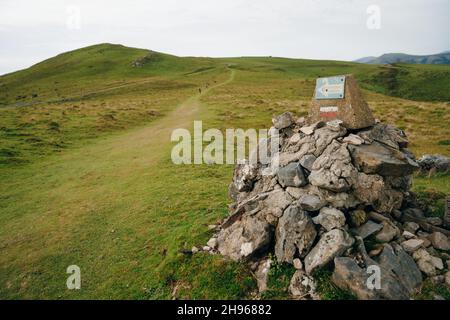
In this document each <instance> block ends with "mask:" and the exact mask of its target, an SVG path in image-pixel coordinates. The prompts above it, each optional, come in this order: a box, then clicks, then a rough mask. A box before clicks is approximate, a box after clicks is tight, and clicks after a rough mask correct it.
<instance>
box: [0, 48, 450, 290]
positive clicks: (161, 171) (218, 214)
mask: <svg viewBox="0 0 450 320" xmlns="http://www.w3.org/2000/svg"><path fill="white" fill-rule="evenodd" d="M448 68H449V67H448V66H437V65H436V66H428V65H427V66H422V65H396V66H393V67H391V68H388V67H386V66H379V65H362V64H357V63H348V62H339V61H314V60H298V59H285V58H275V57H241V58H221V59H212V58H194V57H175V56H171V55H167V54H162V53H157V52H153V51H149V50H143V49H134V48H127V47H123V46H120V45H111V44H102V45H97V46H91V47H87V48H83V49H79V50H75V51H71V52H68V53H64V54H61V55H59V56H57V57H54V58H51V59H48V60H46V61H43V62H41V63H39V64H37V65H35V66H32V67H31V68H29V69H26V70H22V71H18V72H15V73H11V74H8V75H4V76H2V77H0V88H1V90H0V103H1V105H0V177H1V179H0V221H1V222H0V298H44V299H46V298H55V299H60V298H66V299H72V298H73V299H80V298H114V299H118V298H122V299H129V298H138V299H155V298H159V299H161V298H166V299H167V298H172V297H173V296H176V297H178V298H206V299H211V298H234V299H239V298H250V297H252V293H253V292H254V290H255V287H256V285H255V281H254V280H253V278H252V276H251V274H250V272H249V270H246V269H245V268H244V267H242V266H241V265H238V264H235V263H232V262H230V261H228V260H226V259H223V258H221V257H218V256H212V255H208V254H199V255H194V256H186V255H183V254H180V253H179V252H180V250H181V249H185V248H191V247H192V246H193V245H196V246H200V245H203V244H204V243H205V242H206V241H207V239H208V238H209V237H210V236H211V234H212V231H210V230H209V229H208V225H210V224H214V223H216V222H217V221H218V220H219V219H221V218H223V217H224V216H226V214H227V204H228V199H227V186H228V183H229V181H230V179H231V175H232V172H233V166H223V165H221V166H213V165H191V166H186V165H183V166H177V165H174V164H173V163H172V162H171V160H170V151H171V147H172V144H171V143H170V134H171V132H172V130H173V129H175V128H191V127H192V123H193V121H194V120H203V127H204V129H207V128H210V127H214V128H219V129H221V130H224V129H226V128H239V127H240V128H249V127H254V128H267V127H268V126H269V125H270V123H271V121H270V120H271V117H272V115H274V114H279V113H281V112H283V111H286V110H290V111H292V112H294V113H295V114H296V115H299V116H300V115H305V114H306V113H307V110H308V104H309V101H310V98H311V96H312V92H313V89H314V84H315V78H316V77H318V76H326V75H336V74H347V73H353V74H355V76H356V77H357V79H358V80H359V82H360V84H361V86H362V87H363V88H364V94H365V96H366V98H367V100H368V101H369V105H370V107H371V108H372V109H373V111H374V113H375V115H376V117H378V118H380V119H381V120H383V121H386V122H389V123H393V124H395V125H397V126H399V127H401V128H403V129H404V130H405V131H406V133H407V134H408V136H409V137H410V140H411V150H412V151H413V152H414V153H416V155H420V154H423V153H435V152H436V153H442V154H446V155H450V146H449V140H448V139H449V138H448V137H449V136H450V127H449V126H448V125H446V124H448V123H449V120H450V119H449V116H448V115H447V110H448V107H449V97H448V92H447V91H446V90H443V88H448V82H449V69H448ZM414 188H415V189H416V190H420V191H425V190H435V194H438V198H439V195H440V194H441V193H448V192H450V189H449V185H448V175H447V176H436V177H433V178H427V177H417V178H416V179H415V180H414ZM439 192H440V193H439ZM72 264H76V265H78V266H80V268H81V273H82V289H81V290H77V291H70V290H67V289H66V287H65V283H66V278H67V274H66V268H67V266H69V265H72ZM286 272H290V271H286ZM283 277H284V275H283V274H280V278H283ZM323 290H324V291H326V292H324V296H325V297H332V298H333V297H334V298H336V297H340V296H339V293H338V292H334V291H333V290H334V289H333V288H330V286H324V289H323ZM272 296H274V297H284V296H283V290H282V288H281V289H280V290H278V291H277V290H276V289H274V291H273V292H272Z"/></svg>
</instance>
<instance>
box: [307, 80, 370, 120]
mask: <svg viewBox="0 0 450 320" xmlns="http://www.w3.org/2000/svg"><path fill="white" fill-rule="evenodd" d="M309 119H310V122H311V123H313V122H317V121H326V122H328V121H332V120H337V119H338V120H341V121H342V122H343V126H344V127H346V128H348V129H361V128H366V127H370V126H372V125H374V124H375V119H374V117H373V115H372V112H371V111H370V108H369V106H368V105H367V102H366V101H365V100H364V98H363V97H362V94H361V91H360V90H359V88H358V84H357V82H356V80H355V79H354V78H353V76H352V75H345V76H335V77H328V78H318V79H317V80H316V89H315V91H314V97H313V99H312V102H311V108H310V113H309Z"/></svg>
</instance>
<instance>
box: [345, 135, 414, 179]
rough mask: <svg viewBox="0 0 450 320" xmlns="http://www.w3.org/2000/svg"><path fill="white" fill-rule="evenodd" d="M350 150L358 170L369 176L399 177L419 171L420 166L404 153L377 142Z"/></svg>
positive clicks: (352, 147) (353, 147) (353, 146)
mask: <svg viewBox="0 0 450 320" xmlns="http://www.w3.org/2000/svg"><path fill="white" fill-rule="evenodd" d="M348 149H349V150H350V153H351V155H352V158H353V161H354V163H355V164H356V166H357V168H358V169H359V170H361V171H363V172H364V173H367V174H379V175H381V176H394V177H398V176H405V175H409V174H411V173H413V172H414V171H416V170H417V169H419V165H418V164H417V163H416V162H415V161H414V160H412V159H410V158H409V157H408V156H406V155H405V154H404V153H403V152H401V151H399V150H397V149H394V148H391V147H388V146H385V145H382V144H381V143H379V142H376V141H374V142H372V144H369V145H366V144H363V145H360V146H355V145H349V146H348Z"/></svg>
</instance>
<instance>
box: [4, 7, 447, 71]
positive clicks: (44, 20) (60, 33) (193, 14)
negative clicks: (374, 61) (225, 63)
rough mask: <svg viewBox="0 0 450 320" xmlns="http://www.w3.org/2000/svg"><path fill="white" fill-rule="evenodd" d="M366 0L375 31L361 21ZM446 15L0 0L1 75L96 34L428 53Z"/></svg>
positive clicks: (322, 53) (357, 52) (257, 47)
mask: <svg viewBox="0 0 450 320" xmlns="http://www.w3.org/2000/svg"><path fill="white" fill-rule="evenodd" d="M371 4H375V5H378V6H379V7H380V9H381V29H380V30H368V29H367V27H366V19H367V14H366V8H367V7H368V6H369V5H371ZM68 6H78V7H79V8H80V14H81V15H80V22H81V25H80V26H81V28H80V29H79V30H78V29H74V30H71V29H69V28H67V19H68V18H69V15H68V12H67V7H68ZM449 14H450V3H449V2H448V0H396V1H391V0H373V1H372V0H360V1H357V0H339V1H337V0H284V1H282V0H259V1H258V0H226V1H225V0H223V1H217V0H216V1H211V0H184V1H175V0H152V1H148V0H129V1H123V0H120V1H119V0H108V1H107V0H97V1H93V0H72V1H70V0H40V1H33V0H0V74H1V73H4V72H9V71H13V70H15V69H17V68H23V67H27V66H29V65H31V64H32V63H36V62H39V61H40V60H42V59H43V58H47V57H50V56H52V55H55V54H57V53H60V52H62V51H67V50H71V49H75V48H78V47H81V46H85V45H90V44H95V43H101V42H113V43H121V44H124V45H129V46H136V47H143V48H148V49H153V50H159V51H163V52H167V53H173V54H177V55H198V56H242V55H274V56H275V55H276V56H287V57H304V58H317V59H340V60H348V59H355V58H358V57H361V56H365V55H379V54H382V53H385V52H408V53H416V54H426V53H434V52H439V51H443V50H448V49H449V48H450V40H449V39H450V38H449V37H448V36H447V33H448V30H449V26H450V22H449V21H448V16H449ZM18 57H20V58H18Z"/></svg>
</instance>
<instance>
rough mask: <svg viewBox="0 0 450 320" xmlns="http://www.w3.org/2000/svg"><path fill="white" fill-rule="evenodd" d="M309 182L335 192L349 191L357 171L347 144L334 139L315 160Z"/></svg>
mask: <svg viewBox="0 0 450 320" xmlns="http://www.w3.org/2000/svg"><path fill="white" fill-rule="evenodd" d="M312 169H313V170H312V171H311V174H310V175H309V177H308V179H309V182H310V183H311V184H312V185H313V186H317V187H320V188H323V189H326V190H330V191H333V192H343V191H348V190H349V189H350V188H351V186H352V181H353V180H354V179H355V176H356V175H357V172H356V170H355V168H354V167H353V165H352V160H351V158H350V154H349V152H348V150H347V148H346V146H345V144H340V143H339V142H337V141H336V140H334V141H333V142H332V143H331V144H330V145H329V146H328V147H327V148H326V149H325V151H324V152H323V153H322V155H321V156H320V157H319V158H317V160H316V161H314V165H313V168H312Z"/></svg>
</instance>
